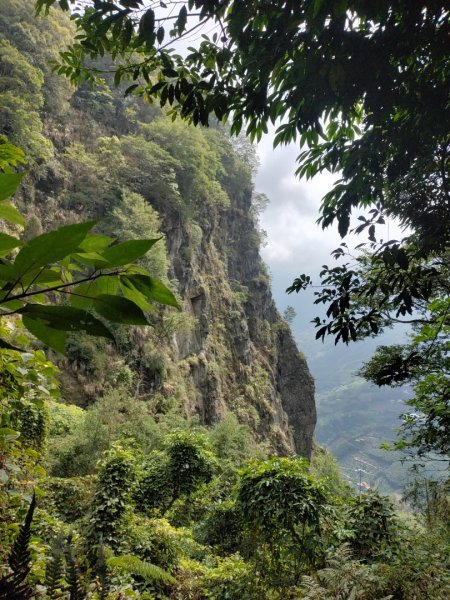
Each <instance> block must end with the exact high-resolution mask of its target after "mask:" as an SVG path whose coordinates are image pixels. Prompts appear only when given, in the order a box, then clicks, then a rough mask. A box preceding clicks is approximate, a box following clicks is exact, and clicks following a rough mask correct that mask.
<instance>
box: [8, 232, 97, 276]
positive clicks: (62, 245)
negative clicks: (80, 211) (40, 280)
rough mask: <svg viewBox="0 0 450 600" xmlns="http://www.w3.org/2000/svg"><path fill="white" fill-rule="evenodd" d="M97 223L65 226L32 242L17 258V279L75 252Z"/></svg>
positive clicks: (15, 263) (15, 264)
mask: <svg viewBox="0 0 450 600" xmlns="http://www.w3.org/2000/svg"><path fill="white" fill-rule="evenodd" d="M95 223H96V221H86V222H85V223H77V224H76V225H65V226H64V227H60V228H59V229H56V230H55V231H50V232H49V233H43V234H42V235H39V236H37V237H35V238H33V239H32V240H30V241H29V242H28V243H27V244H25V246H24V247H23V248H22V249H21V250H20V252H19V254H18V255H17V256H16V260H15V262H14V267H15V270H16V273H17V277H18V278H20V277H22V276H23V275H24V274H25V273H26V272H27V271H28V270H30V269H36V268H38V267H43V266H44V265H47V264H51V263H54V262H56V261H59V260H62V259H63V258H65V257H66V256H67V255H68V254H70V253H72V252H74V251H75V250H76V249H77V248H78V247H79V245H80V244H81V242H82V241H83V240H84V238H85V237H86V235H87V233H88V232H89V230H90V229H92V227H94V225H95Z"/></svg>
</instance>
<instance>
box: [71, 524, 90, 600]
mask: <svg viewBox="0 0 450 600" xmlns="http://www.w3.org/2000/svg"><path fill="white" fill-rule="evenodd" d="M66 563H67V581H68V583H69V600H86V594H85V591H84V589H83V586H82V585H81V581H80V573H79V570H78V566H77V564H76V562H75V558H74V555H73V548H72V533H69V535H68V536H67V546H66Z"/></svg>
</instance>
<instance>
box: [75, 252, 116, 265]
mask: <svg viewBox="0 0 450 600" xmlns="http://www.w3.org/2000/svg"><path fill="white" fill-rule="evenodd" d="M72 259H73V260H76V261H77V262H79V263H81V264H82V265H87V266H88V267H102V266H105V264H106V263H107V262H108V261H107V260H106V259H104V258H103V256H102V255H101V254H99V253H98V252H77V253H76V254H72Z"/></svg>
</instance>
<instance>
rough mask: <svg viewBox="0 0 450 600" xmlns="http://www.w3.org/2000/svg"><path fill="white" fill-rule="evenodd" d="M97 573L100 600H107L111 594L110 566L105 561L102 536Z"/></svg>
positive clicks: (101, 538)
mask: <svg viewBox="0 0 450 600" xmlns="http://www.w3.org/2000/svg"><path fill="white" fill-rule="evenodd" d="M97 573H98V578H99V581H100V600H106V598H107V596H108V593H109V581H108V565H107V564H106V560H105V547H104V546H103V537H102V536H100V542H99V545H98V553H97Z"/></svg>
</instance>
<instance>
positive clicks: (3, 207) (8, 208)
mask: <svg viewBox="0 0 450 600" xmlns="http://www.w3.org/2000/svg"><path fill="white" fill-rule="evenodd" d="M0 219H6V221H9V222H10V223H14V224H15V225H22V227H23V226H24V225H25V223H26V221H25V219H24V217H23V216H22V215H21V214H20V212H19V211H18V210H17V208H16V207H15V206H13V205H12V204H10V203H9V202H1V203H0Z"/></svg>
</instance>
